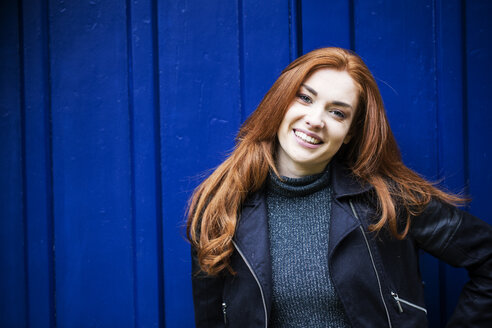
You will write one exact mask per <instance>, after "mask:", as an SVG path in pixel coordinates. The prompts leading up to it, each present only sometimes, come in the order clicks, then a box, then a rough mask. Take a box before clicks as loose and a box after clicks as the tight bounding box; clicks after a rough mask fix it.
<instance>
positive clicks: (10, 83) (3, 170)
mask: <svg viewBox="0 0 492 328" xmlns="http://www.w3.org/2000/svg"><path fill="white" fill-rule="evenodd" d="M20 24H21V22H19V11H18V3H17V1H15V0H10V1H2V2H1V5H0V25H1V27H2V28H0V41H1V42H0V145H1V146H0V190H2V192H0V218H1V219H0V263H1V269H0V295H1V296H0V326H2V327H26V326H27V321H26V314H27V308H26V305H27V299H26V294H27V290H26V288H27V286H26V284H25V282H26V276H25V271H26V265H25V258H24V255H25V242H26V241H25V238H24V237H25V233H24V223H25V222H24V214H23V205H22V203H23V196H22V195H23V176H22V174H23V164H22V160H23V159H22V147H23V140H22V119H23V118H22V107H21V106H22V104H21V87H22V86H21V79H20V77H21V64H22V62H21V57H20V55H21V54H20V47H21V44H20V43H19V41H20V33H19V25H20Z"/></svg>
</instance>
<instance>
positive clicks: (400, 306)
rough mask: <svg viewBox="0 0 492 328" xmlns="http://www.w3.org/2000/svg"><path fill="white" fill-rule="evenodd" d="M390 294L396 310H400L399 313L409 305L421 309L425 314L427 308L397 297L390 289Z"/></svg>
mask: <svg viewBox="0 0 492 328" xmlns="http://www.w3.org/2000/svg"><path fill="white" fill-rule="evenodd" d="M391 296H392V297H393V299H394V300H395V302H396V306H397V307H398V311H400V313H402V312H403V310H404V308H405V307H410V308H413V309H416V310H419V311H422V312H424V313H425V314H427V309H426V308H424V307H422V306H419V305H417V304H415V303H412V302H409V301H407V300H405V299H403V298H401V297H399V296H398V294H397V293H396V292H394V291H391Z"/></svg>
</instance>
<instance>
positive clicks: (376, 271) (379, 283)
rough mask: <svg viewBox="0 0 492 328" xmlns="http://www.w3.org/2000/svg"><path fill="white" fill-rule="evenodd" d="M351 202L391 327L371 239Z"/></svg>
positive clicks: (389, 323)
mask: <svg viewBox="0 0 492 328" xmlns="http://www.w3.org/2000/svg"><path fill="white" fill-rule="evenodd" d="M349 204H350V208H351V209H352V212H353V213H354V216H355V218H356V219H357V221H359V224H360V225H359V228H360V231H361V232H362V236H364V240H365V242H366V246H367V250H368V251H369V256H370V258H371V263H372V268H373V269H374V273H376V279H377V281H378V286H379V294H380V295H381V300H382V301H383V305H384V310H385V311H386V317H387V318H388V325H389V328H391V327H392V325H391V318H390V315H389V311H388V307H387V306H386V302H385V301H384V296H383V289H382V288H381V281H380V280H379V274H378V270H377V269H376V264H375V263H374V257H373V256H372V251H371V247H369V241H368V240H367V236H366V233H365V232H364V228H363V227H362V223H361V221H360V219H359V216H358V215H357V213H356V212H355V208H354V205H353V204H352V201H350V200H349Z"/></svg>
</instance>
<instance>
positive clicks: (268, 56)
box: [239, 0, 290, 120]
mask: <svg viewBox="0 0 492 328" xmlns="http://www.w3.org/2000/svg"><path fill="white" fill-rule="evenodd" d="M241 2H242V6H241V7H240V10H241V12H240V13H239V19H240V26H239V27H240V29H241V31H240V34H239V38H240V42H241V44H240V46H241V48H240V53H239V56H240V61H241V62H240V64H241V82H242V84H241V91H242V93H241V100H242V106H243V111H242V117H241V118H242V119H243V120H244V119H245V118H246V117H247V116H249V115H250V114H251V113H252V112H253V111H254V110H255V109H256V107H257V106H258V104H259V103H260V101H261V99H262V98H263V96H264V95H265V94H266V92H267V91H268V89H270V87H271V86H272V84H273V83H274V82H275V80H276V79H277V77H278V76H279V75H280V72H281V71H282V70H283V69H284V68H285V67H286V66H287V65H288V64H289V62H290V55H289V53H290V49H289V40H290V36H289V34H290V30H289V19H288V18H289V6H288V3H287V2H286V1H285V0H275V1H241Z"/></svg>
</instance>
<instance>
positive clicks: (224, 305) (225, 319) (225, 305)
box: [222, 302, 227, 324]
mask: <svg viewBox="0 0 492 328" xmlns="http://www.w3.org/2000/svg"><path fill="white" fill-rule="evenodd" d="M222 313H223V314H224V323H225V324H227V304H226V302H222Z"/></svg>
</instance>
